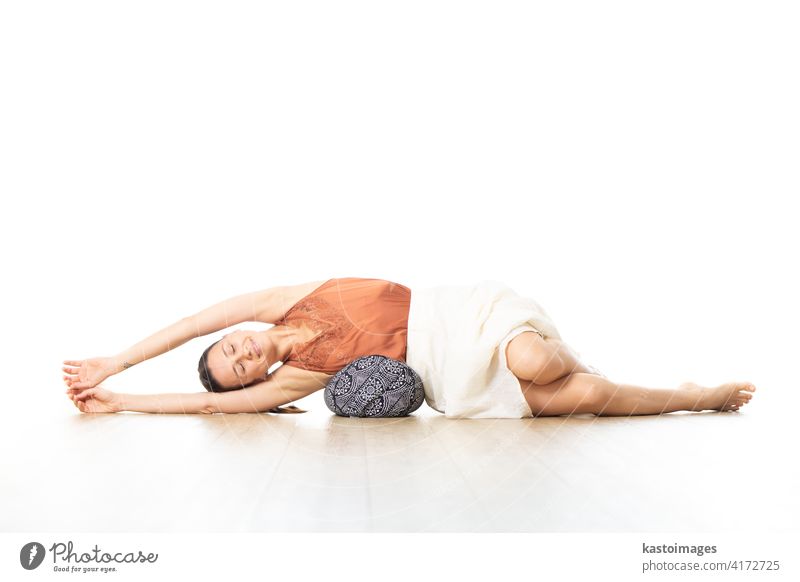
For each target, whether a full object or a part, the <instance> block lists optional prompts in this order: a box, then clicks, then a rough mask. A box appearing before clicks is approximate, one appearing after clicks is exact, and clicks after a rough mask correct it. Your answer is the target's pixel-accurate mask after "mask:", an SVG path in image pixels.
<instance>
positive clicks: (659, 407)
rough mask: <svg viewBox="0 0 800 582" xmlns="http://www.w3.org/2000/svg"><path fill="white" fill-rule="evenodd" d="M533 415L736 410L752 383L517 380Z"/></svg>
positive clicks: (582, 376)
mask: <svg viewBox="0 0 800 582" xmlns="http://www.w3.org/2000/svg"><path fill="white" fill-rule="evenodd" d="M520 385H521V387H522V393H523V395H524V396H525V400H526V402H527V403H528V406H530V408H531V412H532V413H533V415H534V416H561V415H564V414H585V413H592V414H596V415H598V416H631V415H642V414H662V413H666V412H675V411H678V410H723V411H724V410H731V411H734V410H738V409H739V407H740V406H742V405H744V404H747V403H748V402H749V401H750V399H751V398H752V393H753V392H754V391H755V386H753V385H752V384H751V383H749V382H732V383H728V384H722V385H720V386H716V387H714V388H704V387H702V386H699V385H697V384H692V383H686V384H681V385H680V386H679V387H678V388H645V387H642V386H634V385H631V384H617V383H615V382H612V381H610V380H608V379H607V378H604V377H602V376H596V375H593V374H586V373H582V372H578V373H574V374H569V375H567V376H564V377H563V378H559V379H558V380H556V381H555V382H551V383H549V384H544V385H541V384H534V383H532V382H530V381H527V380H520Z"/></svg>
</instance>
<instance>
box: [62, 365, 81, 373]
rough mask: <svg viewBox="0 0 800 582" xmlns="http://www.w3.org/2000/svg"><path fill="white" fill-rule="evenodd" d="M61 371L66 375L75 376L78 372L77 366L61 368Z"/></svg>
mask: <svg viewBox="0 0 800 582" xmlns="http://www.w3.org/2000/svg"><path fill="white" fill-rule="evenodd" d="M61 369H62V370H64V371H65V372H66V373H67V374H77V373H78V372H80V367H79V366H62V367H61Z"/></svg>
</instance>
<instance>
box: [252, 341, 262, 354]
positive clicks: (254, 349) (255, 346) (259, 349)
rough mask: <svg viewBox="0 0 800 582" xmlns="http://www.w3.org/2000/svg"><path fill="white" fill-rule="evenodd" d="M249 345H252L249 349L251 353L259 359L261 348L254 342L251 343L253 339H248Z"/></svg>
mask: <svg viewBox="0 0 800 582" xmlns="http://www.w3.org/2000/svg"><path fill="white" fill-rule="evenodd" d="M250 343H251V344H252V347H251V349H252V350H253V353H254V354H255V355H256V356H257V357H259V358H260V357H261V356H262V354H261V346H259V345H258V344H257V343H256V342H255V341H253V338H250Z"/></svg>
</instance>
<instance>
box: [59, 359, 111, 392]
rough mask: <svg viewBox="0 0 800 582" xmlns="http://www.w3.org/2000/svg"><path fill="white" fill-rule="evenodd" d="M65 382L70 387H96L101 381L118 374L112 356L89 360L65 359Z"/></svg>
mask: <svg viewBox="0 0 800 582" xmlns="http://www.w3.org/2000/svg"><path fill="white" fill-rule="evenodd" d="M62 369H63V370H64V372H65V374H66V375H65V376H64V383H65V384H66V385H67V387H68V388H94V387H95V386H97V385H98V384H99V383H100V382H102V381H103V380H105V379H106V378H108V377H109V376H112V375H114V374H116V369H115V364H114V360H113V359H111V358H89V359H88V360H65V361H64V367H63V368H62Z"/></svg>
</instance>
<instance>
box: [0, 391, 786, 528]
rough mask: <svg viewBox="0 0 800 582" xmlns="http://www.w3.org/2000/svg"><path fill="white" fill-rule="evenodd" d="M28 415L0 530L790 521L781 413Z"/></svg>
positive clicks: (9, 457) (782, 524)
mask: <svg viewBox="0 0 800 582" xmlns="http://www.w3.org/2000/svg"><path fill="white" fill-rule="evenodd" d="M313 408H314V409H313V410H312V411H310V412H309V413H307V414H302V415H272V414H262V415H254V414H238V415H212V416H202V415H187V416H183V415H148V414H137V413H123V414H113V415H100V416H94V417H93V416H87V415H80V414H79V413H77V411H75V412H74V413H73V412H71V411H64V412H62V413H58V414H55V413H51V414H48V415H46V416H42V415H37V416H33V415H32V416H31V418H30V424H29V426H30V430H28V431H24V433H20V434H18V435H17V436H16V437H15V438H13V439H5V440H4V442H3V443H2V451H3V459H4V464H5V465H6V466H9V467H16V468H23V469H22V470H19V469H18V470H15V471H11V472H5V471H4V472H3V475H2V478H0V497H2V499H3V511H2V517H1V518H0V522H1V523H0V525H1V526H2V530H3V531H36V530H47V531H64V532H76V531H120V532H121V531H133V532H139V531H188V530H192V531H211V532H215V531H304V532H308V531H360V532H363V531H375V532H379V531H385V532H431V531H450V532H462V531H463V532H501V531H502V532H567V531H571V532H576V531H610V532H622V531H742V532H744V531H750V532H752V531H758V530H768V531H794V530H796V529H797V527H798V526H797V524H798V517H800V511H798V503H797V501H796V500H795V499H796V497H795V493H796V491H797V487H798V485H800V478H798V468H797V464H796V462H795V461H794V458H795V455H794V453H793V452H792V448H791V443H792V440H791V438H790V434H791V431H793V430H794V429H793V425H792V420H791V417H790V416H789V415H788V414H782V413H786V411H781V410H777V409H776V410H769V402H765V403H763V404H762V405H759V404H752V405H750V407H749V409H746V410H744V411H743V412H740V413H724V414H720V413H713V412H706V413H672V414H667V415H663V416H659V417H653V416H636V417H600V418H598V417H594V416H590V415H584V416H577V417H571V418H569V417H557V418H552V417H551V418H539V419H528V420H452V419H447V418H444V417H443V416H441V415H439V414H438V413H436V412H435V411H433V410H431V409H429V408H427V407H425V406H423V409H422V410H420V411H418V412H417V413H415V415H414V416H412V417H408V418H401V419H354V418H353V419H351V418H340V417H336V416H333V415H332V414H330V413H329V412H328V410H327V409H326V408H325V407H324V405H323V404H322V399H321V396H320V400H319V402H318V403H317V406H315V407H313Z"/></svg>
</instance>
